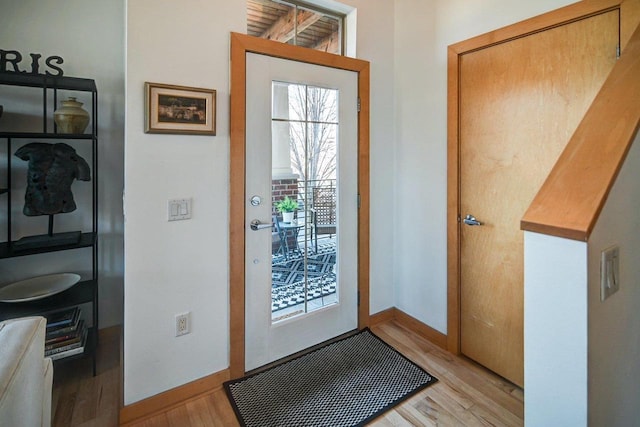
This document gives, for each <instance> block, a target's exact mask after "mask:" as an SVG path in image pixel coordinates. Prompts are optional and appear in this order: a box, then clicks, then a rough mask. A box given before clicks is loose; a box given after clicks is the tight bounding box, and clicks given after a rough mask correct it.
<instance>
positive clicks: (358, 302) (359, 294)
mask: <svg viewBox="0 0 640 427" xmlns="http://www.w3.org/2000/svg"><path fill="white" fill-rule="evenodd" d="M358 307H360V291H358Z"/></svg>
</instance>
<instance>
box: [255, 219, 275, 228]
mask: <svg viewBox="0 0 640 427" xmlns="http://www.w3.org/2000/svg"><path fill="white" fill-rule="evenodd" d="M250 224H251V229H252V230H253V231H258V230H263V229H265V228H271V227H273V226H272V225H271V223H263V222H260V220H259V219H254V220H253V221H251V223H250Z"/></svg>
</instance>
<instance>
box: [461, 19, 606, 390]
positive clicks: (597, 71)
mask: <svg viewBox="0 0 640 427" xmlns="http://www.w3.org/2000/svg"><path fill="white" fill-rule="evenodd" d="M618 27H619V13H618V11H611V12H607V13H603V14H600V15H597V16H592V17H590V18H587V19H583V20H580V21H577V22H573V23H569V24H565V25H562V26H559V27H555V28H552V29H548V30H546V31H543V32H538V33H535V34H532V35H528V36H525V37H521V38H518V39H515V40H511V41H508V42H505V43H501V44H498V45H495V46H491V47H488V48H485V49H481V50H478V51H474V52H471V53H468V54H465V55H463V56H462V58H461V62H460V133H459V135H460V140H459V150H460V151H459V153H460V154H459V155H460V157H459V162H460V189H459V192H460V193H459V194H460V214H461V217H462V218H464V217H465V216H466V215H467V214H470V215H473V216H474V217H475V218H477V220H478V221H480V222H481V223H482V225H480V226H473V225H466V224H465V223H464V221H462V222H461V224H460V245H461V246H460V309H461V310H460V349H461V352H462V353H463V354H464V355H466V356H468V357H470V358H471V359H473V360H475V361H477V362H479V363H480V364H482V365H484V366H486V367H488V368H489V369H491V370H493V371H495V372H496V373H498V374H500V375H502V376H503V377H505V378H507V379H509V380H510V381H512V382H514V383H515V384H518V385H520V386H524V384H523V383H524V368H523V366H524V364H523V353H524V348H523V306H524V300H523V280H524V279H523V277H524V273H523V233H522V231H521V230H520V219H521V218H522V216H523V214H524V212H525V210H526V209H527V207H528V206H529V204H530V203H531V200H532V199H533V197H534V196H535V194H536V192H537V191H538V189H539V188H540V186H541V185H542V183H543V182H544V179H545V178H546V176H547V175H548V173H549V171H550V170H551V168H552V166H553V164H554V163H555V161H556V159H557V158H558V156H559V154H560V153H561V151H562V149H563V148H564V147H565V145H566V143H567V141H568V140H569V138H570V136H571V134H572V133H573V131H574V130H575V129H576V127H577V125H578V124H579V122H580V120H581V118H582V117H583V116H584V114H585V112H586V110H587V109H588V107H589V105H590V104H591V102H592V100H593V99H594V97H595V95H596V93H597V92H598V90H599V89H600V87H601V85H602V83H603V82H604V80H605V78H606V76H607V75H608V73H609V71H610V70H611V68H612V67H613V64H614V62H615V60H616V47H617V45H618V34H619V31H618ZM559 208H561V207H559ZM550 333H552V331H550Z"/></svg>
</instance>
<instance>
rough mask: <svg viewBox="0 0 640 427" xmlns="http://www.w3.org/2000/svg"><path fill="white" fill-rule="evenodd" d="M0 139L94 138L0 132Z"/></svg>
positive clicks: (91, 137)
mask: <svg viewBox="0 0 640 427" xmlns="http://www.w3.org/2000/svg"><path fill="white" fill-rule="evenodd" d="M0 138H16V139H18V138H24V139H86V140H92V139H94V138H95V136H94V135H91V134H90V133H37V132H0Z"/></svg>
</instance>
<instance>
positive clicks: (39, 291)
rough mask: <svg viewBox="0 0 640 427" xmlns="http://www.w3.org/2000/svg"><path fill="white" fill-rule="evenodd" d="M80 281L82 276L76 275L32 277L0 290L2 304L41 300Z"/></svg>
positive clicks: (61, 274) (60, 274)
mask: <svg viewBox="0 0 640 427" xmlns="http://www.w3.org/2000/svg"><path fill="white" fill-rule="evenodd" d="M79 281H80V276H79V275H77V274H74V273H59V274H49V275H46V276H37V277H32V278H31V279H26V280H21V281H19V282H14V283H11V284H9V285H7V286H5V287H3V288H0V302H25V301H35V300H39V299H42V298H46V297H49V296H51V295H55V294H58V293H60V292H62V291H65V290H67V289H69V288H70V287H72V286H73V285H75V284H76V283H78V282H79Z"/></svg>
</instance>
